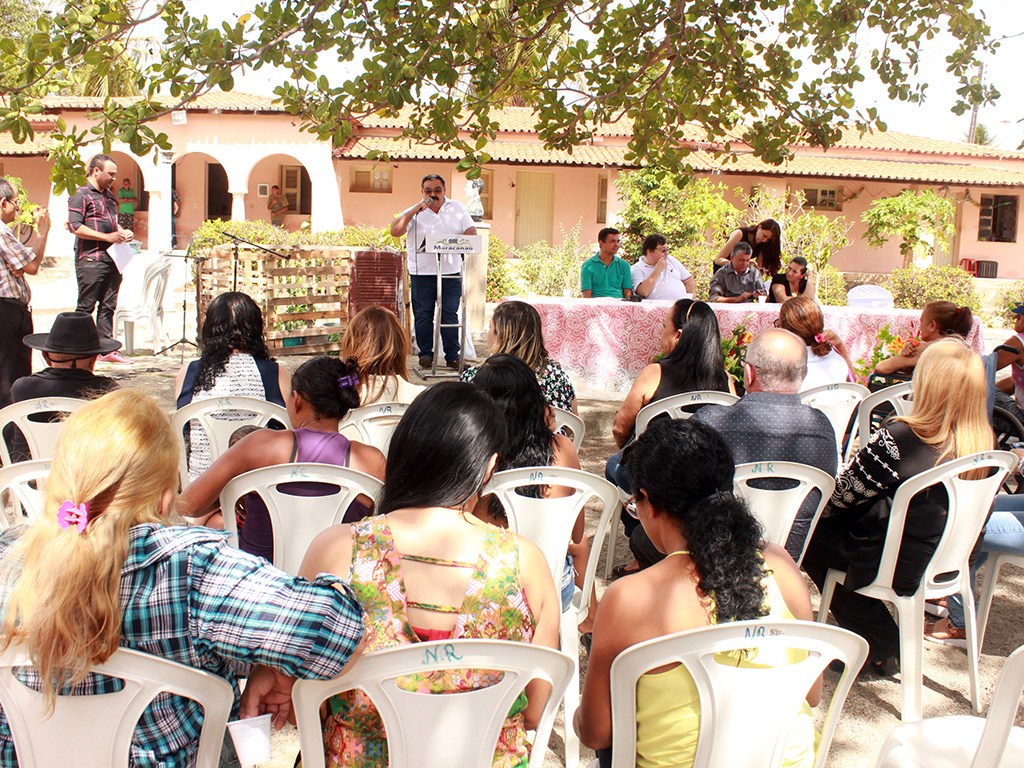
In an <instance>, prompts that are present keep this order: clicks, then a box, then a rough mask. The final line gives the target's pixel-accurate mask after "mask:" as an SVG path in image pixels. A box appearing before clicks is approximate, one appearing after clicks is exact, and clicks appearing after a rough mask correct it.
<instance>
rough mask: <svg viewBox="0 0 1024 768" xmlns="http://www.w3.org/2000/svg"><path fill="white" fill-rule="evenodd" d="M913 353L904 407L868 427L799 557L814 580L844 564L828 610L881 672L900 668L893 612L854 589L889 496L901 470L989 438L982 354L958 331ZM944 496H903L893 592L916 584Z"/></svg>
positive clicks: (983, 446)
mask: <svg viewBox="0 0 1024 768" xmlns="http://www.w3.org/2000/svg"><path fill="white" fill-rule="evenodd" d="M915 362H916V366H915V368H914V378H913V393H914V399H913V410H912V411H911V413H910V415H909V416H901V417H898V418H896V419H894V420H892V421H891V422H889V423H888V424H886V425H884V426H883V427H882V428H881V429H880V430H878V431H877V432H875V433H874V434H873V435H872V436H871V438H870V440H868V442H867V445H865V446H864V447H863V448H861V449H860V451H859V452H858V453H857V455H856V457H855V458H854V460H853V462H852V463H851V464H850V465H849V466H847V467H846V468H845V469H844V470H843V471H842V473H840V475H839V477H838V478H837V479H836V490H835V493H834V494H833V495H832V499H831V501H830V502H829V505H828V507H826V508H825V512H824V513H823V515H822V517H821V519H820V520H819V521H818V526H817V528H815V531H814V535H813V536H812V537H811V542H810V545H809V547H808V549H807V554H806V555H805V556H804V561H803V566H804V570H806V571H807V573H808V574H809V575H810V576H811V578H812V579H814V582H815V584H817V585H818V588H819V589H821V587H822V585H823V584H824V581H825V576H826V574H827V571H828V569H829V568H836V569H839V570H843V571H845V572H846V581H845V584H843V585H840V586H838V587H837V588H836V592H835V594H834V595H833V597H832V603H831V606H830V608H831V611H832V615H833V616H834V617H835V619H836V621H837V622H838V624H839V626H841V627H844V628H846V629H849V630H852V631H854V632H856V633H857V634H859V635H861V636H862V637H864V638H865V639H866V640H867V641H868V643H869V644H870V646H871V648H870V651H869V653H868V661H867V663H866V664H865V667H864V668H865V670H867V671H868V672H869V673H873V674H877V675H881V676H890V675H892V674H894V673H895V671H896V670H897V669H898V668H899V648H900V645H899V634H898V629H897V626H896V622H895V621H894V619H893V617H892V615H891V614H890V613H889V609H888V608H887V607H886V605H885V604H884V603H883V602H881V601H880V600H876V599H874V598H871V597H866V596H864V595H861V594H858V593H857V592H855V591H854V590H856V589H858V588H859V587H863V586H865V585H867V584H868V583H870V582H871V580H872V579H873V578H874V577H875V574H876V573H877V571H878V565H879V560H880V557H881V552H882V544H883V542H884V539H885V532H886V528H887V521H888V513H889V507H890V505H891V502H892V498H893V496H894V495H895V493H896V491H897V490H898V488H899V486H900V484H901V483H902V482H903V481H904V480H906V479H907V478H910V477H912V476H914V475H916V474H918V473H920V472H923V471H925V470H927V469H931V468H932V467H934V466H936V465H937V464H939V463H941V462H943V461H949V460H952V459H956V458H959V457H961V456H968V455H970V454H972V453H976V452H978V451H984V450H990V449H991V448H992V446H993V435H992V428H991V426H990V425H989V420H988V413H987V412H986V408H985V368H984V365H983V364H982V362H981V358H980V357H978V355H977V354H976V353H975V352H974V351H973V350H972V349H971V348H970V347H969V346H968V345H967V344H966V342H964V341H963V340H962V339H958V338H949V339H942V340H939V341H935V342H934V343H932V344H929V345H928V348H927V349H926V350H925V351H924V352H923V353H922V354H921V355H920V356H919V358H918V359H917V360H916V361H915ZM947 503H948V501H947V498H946V493H945V491H944V490H943V489H942V488H941V486H939V487H937V488H935V489H932V490H930V491H929V492H928V493H927V494H919V495H918V496H915V497H914V499H913V500H912V501H911V502H910V507H909V509H908V510H907V519H906V527H905V528H904V532H903V544H902V546H901V547H900V555H899V559H898V561H897V564H896V577H895V580H894V582H893V586H894V588H895V589H896V590H897V592H899V593H901V594H908V595H909V594H913V593H914V592H915V591H916V590H917V588H918V585H919V584H920V581H921V576H922V574H923V573H924V568H925V567H926V566H927V564H928V561H929V560H930V558H931V556H932V554H933V553H934V551H935V547H936V546H937V544H938V542H939V539H940V538H941V536H942V531H943V528H944V526H945V519H946V505H947Z"/></svg>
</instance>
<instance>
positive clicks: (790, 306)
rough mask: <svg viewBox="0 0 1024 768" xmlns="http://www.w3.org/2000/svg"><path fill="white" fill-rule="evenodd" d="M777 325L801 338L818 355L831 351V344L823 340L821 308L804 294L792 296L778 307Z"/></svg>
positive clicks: (823, 321) (823, 330)
mask: <svg viewBox="0 0 1024 768" xmlns="http://www.w3.org/2000/svg"><path fill="white" fill-rule="evenodd" d="M779 327H780V328H785V329H786V330H787V331H789V332H790V333H794V334H796V335H797V336H799V337H800V338H801V339H803V341H804V344H806V345H807V346H808V347H810V348H811V352H813V353H814V354H815V355H817V356H818V357H824V356H825V355H827V354H828V353H829V352H831V351H832V345H831V344H830V343H829V342H827V341H825V336H824V333H825V318H824V316H823V315H822V314H821V309H820V308H819V307H818V305H817V304H815V303H814V301H813V300H811V299H809V298H807V297H806V296H794V297H793V298H791V299H790V300H789V301H787V302H786V303H785V304H783V305H782V307H781V308H780V309H779Z"/></svg>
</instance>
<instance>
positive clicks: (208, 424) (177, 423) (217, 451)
mask: <svg viewBox="0 0 1024 768" xmlns="http://www.w3.org/2000/svg"><path fill="white" fill-rule="evenodd" d="M246 414H247V415H246ZM193 420H195V421H197V422H198V423H199V426H201V427H202V428H203V429H204V430H205V431H206V435H207V437H208V438H209V439H210V460H211V461H216V460H217V458H218V457H220V456H221V455H222V454H223V453H224V452H225V451H227V449H228V444H229V442H230V441H231V435H233V434H234V433H235V430H237V429H240V428H241V427H245V426H249V425H252V426H256V427H265V426H267V424H269V423H270V422H272V421H277V422H280V423H281V424H283V425H284V427H285V429H291V428H292V423H291V419H289V418H288V411H287V410H286V409H284V408H282V407H281V406H280V405H277V404H276V403H268V402H267V401H266V400H260V399H259V398H258V397H211V398H209V399H207V400H197V401H196V402H194V403H188V404H187V405H183V406H182V407H181V408H179V409H178V410H176V411H175V412H174V413H172V414H171V428H172V429H173V430H174V436H175V437H176V438H178V439H179V440H181V461H180V463H179V465H178V480H179V482H180V483H181V487H182V489H184V488H186V487H188V485H189V483H191V480H190V479H189V474H188V459H187V458H186V457H187V456H188V445H187V443H186V441H185V435H184V430H185V425H186V424H188V423H189V422H190V421H193Z"/></svg>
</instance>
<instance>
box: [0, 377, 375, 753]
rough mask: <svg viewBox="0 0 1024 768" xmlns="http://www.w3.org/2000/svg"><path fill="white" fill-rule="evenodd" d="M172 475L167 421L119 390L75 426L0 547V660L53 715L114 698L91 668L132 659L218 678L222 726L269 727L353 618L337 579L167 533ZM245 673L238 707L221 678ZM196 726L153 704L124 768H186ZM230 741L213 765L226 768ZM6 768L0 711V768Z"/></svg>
mask: <svg viewBox="0 0 1024 768" xmlns="http://www.w3.org/2000/svg"><path fill="white" fill-rule="evenodd" d="M177 473H178V446H177V441H176V440H175V439H174V434H173V432H172V430H171V424H170V421H169V420H168V418H167V416H166V415H164V413H163V412H162V411H161V410H160V409H159V408H158V407H157V405H156V403H155V402H153V400H151V399H150V398H148V397H146V396H145V395H142V394H139V393H137V392H130V391H126V390H119V391H117V392H113V393H111V394H108V395H106V396H104V397H102V398H100V399H98V400H95V401H93V402H92V403H90V404H89V405H87V406H85V407H84V408H82V409H81V410H80V411H78V412H77V413H75V414H73V415H72V416H71V417H70V418H69V419H68V422H67V424H66V425H65V427H64V431H63V433H62V435H61V438H60V441H59V443H58V444H57V451H56V455H55V456H54V458H53V464H52V469H51V471H50V475H49V478H48V480H47V483H46V507H45V512H44V514H43V516H42V517H41V518H40V519H38V520H36V521H34V522H33V523H32V524H31V525H27V526H19V527H16V528H11V529H10V530H7V531H4V532H3V534H2V535H0V602H2V611H0V616H2V619H0V622H2V623H0V632H2V634H3V639H2V642H0V650H2V649H3V648H6V647H7V646H9V645H10V644H11V643H18V644H20V645H22V646H23V647H24V648H25V649H26V650H27V651H28V653H29V655H30V656H31V658H32V664H33V668H32V669H29V670H27V671H26V673H25V682H26V684H28V685H30V686H33V687H35V688H36V689H37V690H41V691H43V692H44V693H45V695H46V698H47V699H48V700H49V701H50V702H51V703H53V702H55V700H56V697H57V693H58V691H60V692H62V694H64V693H67V691H65V689H66V688H68V687H69V686H70V693H71V694H72V695H90V694H102V693H107V692H111V691H113V690H117V687H114V686H118V687H119V681H117V680H113V679H111V678H107V677H101V676H97V675H92V674H89V668H90V666H92V665H94V664H98V663H101V662H104V661H106V660H107V659H109V658H110V656H111V655H112V654H113V653H114V652H115V651H116V650H117V649H118V648H131V649H134V650H137V651H143V652H145V653H150V654H153V655H154V656H161V657H163V658H166V659H170V660H172V661H177V662H179V663H181V664H187V665H189V666H191V667H196V668H197V669H202V670H205V671H207V672H211V673H213V674H216V675H220V676H221V677H223V678H225V679H226V680H227V681H228V682H229V683H231V685H232V686H233V687H234V688H235V696H236V702H235V706H234V707H233V712H232V717H233V718H237V717H238V716H239V714H241V716H242V717H252V716H255V715H257V714H262V713H265V712H270V713H273V714H274V715H275V716H276V720H277V722H278V727H280V726H281V725H283V724H284V721H285V720H286V719H287V717H288V714H289V712H290V704H289V703H288V702H289V699H288V695H287V694H288V692H289V691H290V688H291V683H293V682H294V680H295V678H329V677H335V676H337V675H338V674H340V673H341V672H342V671H343V669H344V668H345V665H346V664H347V663H348V662H349V661H350V660H352V659H354V658H355V657H356V656H357V655H358V653H359V651H360V650H361V644H360V643H361V640H362V636H363V612H362V607H361V605H360V604H359V601H358V599H357V598H356V596H355V594H354V593H353V592H352V590H351V588H350V587H349V586H348V585H347V584H345V583H344V582H342V581H341V580H340V579H338V578H337V577H334V576H327V575H324V576H317V577H316V578H315V579H312V580H309V581H307V580H305V579H300V578H297V577H293V576H289V575H288V574H285V573H283V572H281V571H279V570H277V569H275V568H274V567H272V566H271V565H269V564H268V563H267V562H266V561H265V560H262V559H260V558H257V557H253V556H252V555H247V554H245V553H244V552H240V551H239V550H237V549H235V548H233V547H231V546H229V545H228V542H227V536H226V535H225V534H224V533H223V532H222V531H214V530H211V529H209V528H203V527H200V526H196V527H190V528H187V527H183V526H169V525H167V522H166V518H167V516H168V514H169V513H170V511H171V507H172V504H173V502H174V497H175V493H176V491H177V487H178V474H177ZM245 667H248V668H249V680H248V684H247V686H246V691H245V700H244V701H242V702H241V705H239V701H238V687H237V685H236V684H235V683H236V678H235V672H234V670H238V669H240V668H245ZM282 702H283V703H282ZM202 722H203V712H202V707H201V706H200V705H199V704H198V703H197V702H195V701H192V700H190V699H184V698H181V697H178V696H173V695H171V694H168V693H163V694H160V695H159V696H157V697H156V698H155V699H154V700H153V702H152V703H151V704H150V705H149V707H148V709H146V711H145V712H144V713H143V715H142V717H141V718H140V719H139V722H138V724H137V726H136V730H135V734H134V736H133V738H132V745H131V755H130V763H131V765H132V766H134V768H156V766H165V767H167V768H185V767H186V766H189V765H193V764H194V763H195V753H196V751H197V750H198V748H199V733H200V727H201V725H202ZM228 742H229V740H226V741H225V748H224V752H223V753H222V757H221V765H222V766H225V768H227V767H228V766H237V765H238V761H237V758H236V757H235V755H234V749H233V747H231V746H230V744H229V743H228ZM17 765H18V759H17V756H16V754H15V749H14V742H13V740H12V738H11V732H10V729H9V727H8V724H7V719H6V717H4V716H3V715H2V713H0V766H2V767H3V768H13V767H14V766H17Z"/></svg>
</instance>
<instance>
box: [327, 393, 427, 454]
mask: <svg viewBox="0 0 1024 768" xmlns="http://www.w3.org/2000/svg"><path fill="white" fill-rule="evenodd" d="M408 409H409V406H408V404H406V403H373V404H372V405H364V406H361V407H359V408H353V409H352V410H351V411H349V412H348V413H347V414H346V415H345V418H344V419H343V420H342V422H341V423H340V424H339V425H338V431H339V432H340V431H342V430H343V429H345V427H352V428H354V429H355V430H356V432H358V433H359V442H361V443H366V444H367V445H372V446H373V447H374V448H377V449H378V450H379V451H380V452H381V453H383V454H384V455H385V456H387V455H388V448H389V447H390V446H391V436H392V435H393V434H394V433H395V428H396V427H397V426H398V422H399V421H401V420H402V416H403V415H404V414H405V412H406V411H407V410H408Z"/></svg>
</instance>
